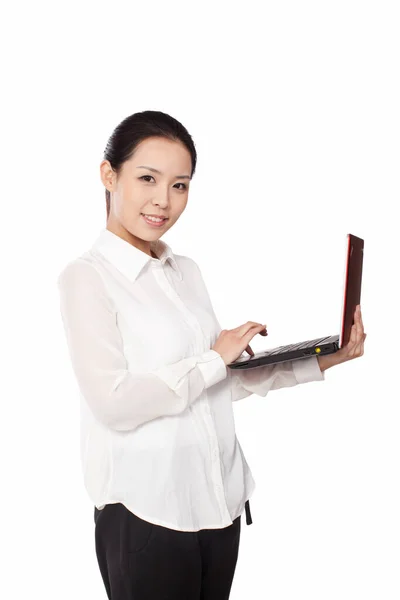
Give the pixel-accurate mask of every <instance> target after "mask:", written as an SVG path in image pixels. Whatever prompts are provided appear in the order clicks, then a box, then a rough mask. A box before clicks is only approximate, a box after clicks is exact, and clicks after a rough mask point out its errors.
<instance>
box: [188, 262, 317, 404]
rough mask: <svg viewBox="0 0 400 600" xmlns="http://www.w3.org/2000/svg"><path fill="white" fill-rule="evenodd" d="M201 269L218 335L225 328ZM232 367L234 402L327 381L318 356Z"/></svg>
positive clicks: (230, 374)
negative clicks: (251, 367) (215, 308)
mask: <svg viewBox="0 0 400 600" xmlns="http://www.w3.org/2000/svg"><path fill="white" fill-rule="evenodd" d="M195 264H196V266H197V268H198V269H199V275H200V278H201V281H202V287H203V290H204V294H205V297H206V298H207V303H208V309H209V310H210V311H211V313H212V314H213V315H214V318H215V321H216V323H217V324H218V331H217V335H219V334H220V332H221V331H222V327H221V325H220V323H219V321H218V319H217V317H216V314H215V311H214V308H213V305H212V302H211V298H210V295H209V293H208V291H207V288H206V285H205V282H204V279H203V277H202V274H201V271H200V268H199V266H198V265H197V263H195ZM227 368H228V372H229V373H228V378H229V382H230V388H231V393H232V402H235V401H237V400H241V399H242V398H247V397H248V396H250V395H251V394H256V395H257V396H266V395H267V393H268V392H269V391H270V390H277V389H280V388H284V387H292V386H295V385H298V384H300V383H308V382H311V381H323V380H324V379H325V373H324V372H323V371H321V369H320V368H319V362H318V358H317V356H311V357H308V358H302V359H301V360H293V361H287V362H284V363H276V364H273V365H264V366H262V367H257V368H253V369H240V370H239V369H238V370H233V369H229V367H227Z"/></svg>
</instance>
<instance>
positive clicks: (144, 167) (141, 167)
mask: <svg viewBox="0 0 400 600" xmlns="http://www.w3.org/2000/svg"><path fill="white" fill-rule="evenodd" d="M136 168H137V169H148V170H149V171H153V173H159V174H160V175H162V173H161V171H159V170H158V169H154V168H153V167H146V165H140V166H139V167H136ZM176 178H177V179H190V176H189V175H177V176H176Z"/></svg>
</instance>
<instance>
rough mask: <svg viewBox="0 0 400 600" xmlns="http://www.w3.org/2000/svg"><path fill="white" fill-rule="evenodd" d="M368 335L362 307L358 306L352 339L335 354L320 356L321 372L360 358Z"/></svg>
mask: <svg viewBox="0 0 400 600" xmlns="http://www.w3.org/2000/svg"><path fill="white" fill-rule="evenodd" d="M366 337H367V334H366V333H364V325H363V321H362V315H361V307H360V305H358V306H357V307H356V310H355V312H354V325H353V326H352V328H351V333H350V339H349V341H348V343H347V344H346V346H343V348H340V350H338V351H337V352H335V353H334V354H328V355H327V356H318V363H319V367H320V369H321V371H325V370H326V369H329V367H333V366H335V365H340V364H341V363H344V362H346V361H348V360H352V359H353V358H358V357H359V356H362V355H363V354H364V342H365V338H366Z"/></svg>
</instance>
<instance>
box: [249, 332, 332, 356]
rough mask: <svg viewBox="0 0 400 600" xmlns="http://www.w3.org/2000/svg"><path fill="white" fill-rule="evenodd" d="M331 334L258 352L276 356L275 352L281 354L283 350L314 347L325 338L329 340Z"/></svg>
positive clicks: (290, 350)
mask: <svg viewBox="0 0 400 600" xmlns="http://www.w3.org/2000/svg"><path fill="white" fill-rule="evenodd" d="M330 337H331V336H329V335H328V336H327V337H323V338H316V339H315V340H308V341H307V342H300V343H299V344H288V345H287V346H279V347H278V348H274V349H273V350H266V351H265V352H260V353H257V355H258V356H274V355H275V354H281V353H282V352H292V351H293V350H305V349H306V348H313V347H314V346H318V345H319V344H322V343H323V342H324V341H325V340H328V339H329V338H330Z"/></svg>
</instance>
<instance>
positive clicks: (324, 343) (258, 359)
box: [227, 233, 364, 369]
mask: <svg viewBox="0 0 400 600" xmlns="http://www.w3.org/2000/svg"><path fill="white" fill-rule="evenodd" d="M363 257H364V240H363V239H361V238H359V237H357V236H355V235H352V234H351V233H349V234H348V235H347V258H346V265H345V278H344V299H343V306H342V319H341V321H342V323H341V330H340V335H330V336H327V337H323V338H317V339H315V340H308V341H306V342H299V343H298V344H289V345H287V346H279V347H277V348H272V349H271V350H264V351H261V352H255V353H254V356H240V357H239V358H237V359H236V360H235V361H233V362H232V363H230V364H228V365H227V366H228V367H229V368H231V369H252V368H255V367H261V366H263V365H268V364H273V363H281V362H286V361H288V360H297V359H300V358H308V357H310V356H313V355H321V356H322V355H325V354H333V353H334V352H337V351H338V350H339V349H340V348H342V347H343V346H345V345H346V344H347V343H348V341H349V339H350V333H351V327H352V325H353V323H354V311H355V309H356V306H357V305H358V304H360V299H361V279H362V265H363Z"/></svg>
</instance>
